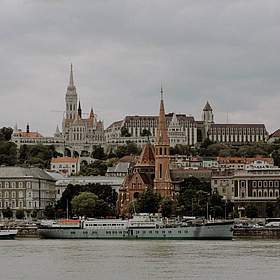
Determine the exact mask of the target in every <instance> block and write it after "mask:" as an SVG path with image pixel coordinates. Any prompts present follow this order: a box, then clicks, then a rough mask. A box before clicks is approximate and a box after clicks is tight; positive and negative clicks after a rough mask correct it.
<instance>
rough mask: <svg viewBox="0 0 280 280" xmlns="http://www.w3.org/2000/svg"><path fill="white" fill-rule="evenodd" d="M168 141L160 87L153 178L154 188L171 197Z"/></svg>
mask: <svg viewBox="0 0 280 280" xmlns="http://www.w3.org/2000/svg"><path fill="white" fill-rule="evenodd" d="M169 151H170V141H169V137H168V130H167V124H166V117H165V109H164V102H163V90H162V88H161V100H160V110H159V120H158V126H157V131H156V143H155V180H154V189H155V191H156V192H158V193H159V194H160V195H161V196H162V197H173V185H172V182H171V177H170V167H169V157H170V152H169Z"/></svg>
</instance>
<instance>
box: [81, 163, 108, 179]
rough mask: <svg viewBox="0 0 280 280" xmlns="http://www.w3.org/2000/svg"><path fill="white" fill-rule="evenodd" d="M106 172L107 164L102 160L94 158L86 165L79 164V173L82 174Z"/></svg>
mask: <svg viewBox="0 0 280 280" xmlns="http://www.w3.org/2000/svg"><path fill="white" fill-rule="evenodd" d="M106 172H107V165H106V163H104V162H103V161H102V160H96V161H94V162H93V163H90V164H88V165H85V164H84V165H81V170H80V175H82V176H91V175H93V176H98V175H100V176H104V175H105V174H106Z"/></svg>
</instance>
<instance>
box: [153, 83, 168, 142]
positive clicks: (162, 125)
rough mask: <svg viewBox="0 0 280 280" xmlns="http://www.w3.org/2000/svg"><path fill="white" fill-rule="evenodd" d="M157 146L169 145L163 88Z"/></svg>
mask: <svg viewBox="0 0 280 280" xmlns="http://www.w3.org/2000/svg"><path fill="white" fill-rule="evenodd" d="M156 144H158V145H160V144H164V145H169V138H168V133H167V126H166V118H165V109H164V101H163V90H162V86H161V89H160V109H159V119H158V127H157V135H156Z"/></svg>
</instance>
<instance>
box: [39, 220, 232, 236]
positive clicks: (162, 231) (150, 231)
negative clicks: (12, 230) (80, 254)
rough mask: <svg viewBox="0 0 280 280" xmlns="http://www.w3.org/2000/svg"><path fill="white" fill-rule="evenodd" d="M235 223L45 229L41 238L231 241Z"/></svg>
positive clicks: (41, 233) (41, 232)
mask: <svg viewBox="0 0 280 280" xmlns="http://www.w3.org/2000/svg"><path fill="white" fill-rule="evenodd" d="M232 226H233V223H231V222H225V223H216V224H205V225H199V226H188V227H174V228H135V229H126V230H109V229H81V228H78V229H77V228H73V229H69V228H44V229H39V236H40V238H48V239H50V238H52V239H154V240H157V239H167V240H187V239H194V240H195V239H196V240H231V239H232V238H233V231H232Z"/></svg>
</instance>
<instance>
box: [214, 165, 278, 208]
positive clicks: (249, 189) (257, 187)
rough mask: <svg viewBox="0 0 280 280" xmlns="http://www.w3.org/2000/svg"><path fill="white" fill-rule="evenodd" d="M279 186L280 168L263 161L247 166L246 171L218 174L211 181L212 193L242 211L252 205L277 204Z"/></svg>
mask: <svg viewBox="0 0 280 280" xmlns="http://www.w3.org/2000/svg"><path fill="white" fill-rule="evenodd" d="M279 186H280V168H279V167H277V166H274V165H272V164H268V163H267V162H264V161H261V160H257V161H255V162H253V163H252V164H248V165H246V167H245V169H244V170H236V171H233V172H231V173H229V172H225V173H220V174H216V175H213V176H212V179H211V188H212V191H214V192H218V193H219V194H220V195H221V196H223V198H224V199H225V200H230V201H231V202H233V203H234V205H235V206H237V207H239V208H240V209H241V208H242V209H244V208H246V207H247V205H249V204H251V203H253V204H255V205H257V204H260V203H267V202H275V201H276V200H277V199H278V198H279V192H280V188H279Z"/></svg>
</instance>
